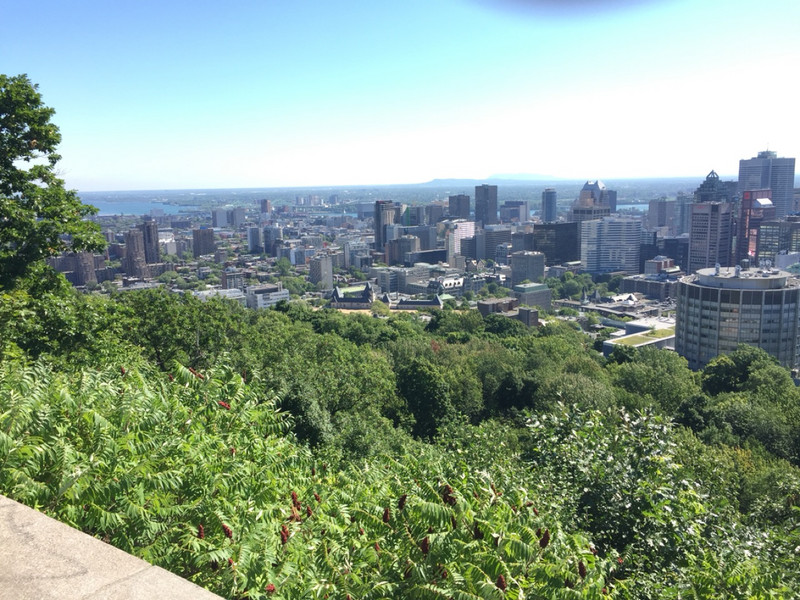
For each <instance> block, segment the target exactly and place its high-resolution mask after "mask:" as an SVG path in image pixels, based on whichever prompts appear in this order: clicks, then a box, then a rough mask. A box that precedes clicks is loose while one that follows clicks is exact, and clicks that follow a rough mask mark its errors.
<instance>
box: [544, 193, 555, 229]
mask: <svg viewBox="0 0 800 600" xmlns="http://www.w3.org/2000/svg"><path fill="white" fill-rule="evenodd" d="M557 218H558V194H557V193H556V190H555V188H547V189H545V191H543V192H542V221H544V222H545V223H553V222H555V220H556V219H557Z"/></svg>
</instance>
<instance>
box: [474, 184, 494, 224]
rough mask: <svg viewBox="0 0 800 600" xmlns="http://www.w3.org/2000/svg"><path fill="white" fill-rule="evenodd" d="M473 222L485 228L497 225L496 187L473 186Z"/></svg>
mask: <svg viewBox="0 0 800 600" xmlns="http://www.w3.org/2000/svg"><path fill="white" fill-rule="evenodd" d="M475 220H476V221H480V222H481V224H482V225H483V226H484V227H485V226H486V225H492V224H494V223H497V186H496V185H486V184H483V185H476V186H475Z"/></svg>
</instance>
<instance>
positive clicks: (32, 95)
mask: <svg viewBox="0 0 800 600" xmlns="http://www.w3.org/2000/svg"><path fill="white" fill-rule="evenodd" d="M54 112H55V111H54V110H53V109H52V108H49V107H47V106H45V105H44V104H43V102H42V97H41V95H40V94H39V92H38V91H37V86H36V85H34V84H32V83H31V81H30V80H29V79H28V77H27V76H25V75H17V76H14V77H9V76H7V75H0V289H3V288H10V287H11V286H12V284H13V282H14V281H15V280H16V279H17V278H18V277H20V276H22V275H25V274H26V273H27V272H28V271H29V270H30V268H31V267H32V266H33V265H35V264H36V263H37V262H39V261H41V260H42V259H44V258H47V257H48V256H53V255H55V254H58V253H59V252H61V251H62V250H64V249H66V248H67V247H71V248H72V249H73V250H99V249H100V248H102V247H103V244H104V241H103V238H102V236H101V235H100V229H99V227H97V225H96V224H94V223H91V222H89V221H85V220H84V218H85V217H87V216H89V215H91V214H94V213H96V212H97V209H95V208H94V207H92V206H87V205H86V204H83V203H82V202H81V201H80V198H78V196H77V194H76V193H75V192H74V191H70V190H66V189H65V188H64V182H63V180H61V179H59V178H58V177H57V176H56V164H57V163H58V160H59V159H60V158H61V157H60V156H59V155H58V154H57V153H56V151H55V150H56V147H57V146H58V144H59V142H61V134H60V133H59V131H58V127H56V126H55V125H53V124H52V123H51V122H50V118H51V117H52V116H53V114H54ZM65 238H67V239H65Z"/></svg>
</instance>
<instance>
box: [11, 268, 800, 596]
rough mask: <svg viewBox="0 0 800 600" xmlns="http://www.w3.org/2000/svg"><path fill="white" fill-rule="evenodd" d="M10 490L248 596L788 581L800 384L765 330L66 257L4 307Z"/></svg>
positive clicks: (703, 589)
mask: <svg viewBox="0 0 800 600" xmlns="http://www.w3.org/2000/svg"><path fill="white" fill-rule="evenodd" d="M0 340H2V346H1V347H0V353H2V355H1V360H0V398H1V399H2V404H1V405H0V492H1V493H3V494H5V495H8V496H10V497H12V498H14V499H16V500H19V501H21V502H24V503H26V504H28V505H30V506H34V507H36V508H37V509H39V510H42V511H44V512H45V513H47V514H49V515H51V516H54V517H55V518H57V519H59V520H62V521H64V522H66V523H69V524H70V525H72V526H74V527H76V528H78V529H81V530H82V531H85V532H87V533H89V534H91V535H94V536H96V537H99V538H101V539H104V540H106V541H108V542H110V543H112V544H114V545H115V546H117V547H119V548H122V549H124V550H126V551H128V552H130V553H132V554H135V555H137V556H140V557H142V558H144V559H146V560H148V561H150V562H152V563H154V564H157V565H160V566H162V567H164V568H166V569H169V570H171V571H173V572H175V573H177V574H179V575H181V576H183V577H185V578H187V579H189V580H191V581H194V582H196V583H198V584H200V585H202V586H204V587H206V588H208V589H210V590H212V591H214V592H216V593H218V594H220V595H222V596H223V597H227V598H267V597H275V598H325V597H328V598H347V597H350V598H473V599H474V598H487V599H488V598H509V599H510V598H540V597H542V598H606V597H608V598H655V597H658V598H690V597H691V598H709V597H713V596H722V597H731V598H776V597H777V598H781V597H783V598H791V597H796V595H797V593H798V590H800V575H799V574H798V570H797V568H796V566H797V562H798V558H800V470H799V469H798V464H800V398H799V397H798V391H797V389H796V387H795V385H794V383H793V381H792V379H791V377H790V374H789V373H788V372H787V371H786V370H785V369H783V368H782V367H780V366H779V365H777V364H776V363H775V361H773V360H772V359H771V358H770V357H769V356H768V355H766V354H765V353H763V352H762V351H760V350H757V349H753V348H749V347H743V348H741V349H740V350H738V351H737V352H736V353H734V354H732V355H730V356H724V357H719V358H717V359H716V360H714V361H713V362H712V363H711V364H709V365H708V366H707V367H706V368H705V369H704V370H703V371H702V372H697V373H696V372H692V371H690V370H689V369H688V368H687V366H686V362H685V361H684V360H683V359H682V358H681V357H679V356H678V355H676V354H675V353H672V352H669V351H662V350H644V351H636V350H633V349H626V350H624V351H622V352H617V353H615V354H614V355H612V356H611V358H610V359H604V358H602V356H601V355H600V354H599V353H597V352H596V351H595V350H594V349H593V347H592V341H591V339H589V338H588V337H587V336H586V335H585V334H584V333H583V332H582V331H580V330H579V329H578V328H577V326H574V325H573V324H570V323H564V322H558V321H553V322H551V323H550V324H548V325H545V326H544V327H541V328H539V329H530V330H529V329H527V328H525V327H524V326H522V325H521V324H520V323H518V322H515V321H510V320H507V319H504V318H502V317H497V316H490V317H488V318H483V317H481V315H480V314H479V313H478V312H477V311H474V310H453V309H449V308H446V309H445V310H442V311H434V312H433V313H432V314H431V315H430V319H429V320H423V319H420V318H417V317H416V316H414V315H392V316H390V317H388V318H386V317H384V318H377V317H374V316H369V315H343V314H340V313H338V312H335V311H330V310H314V309H312V308H311V307H309V306H307V305H305V304H303V303H302V302H296V303H295V302H293V303H288V304H282V305H280V306H279V307H278V308H277V309H269V310H260V311H254V310H249V309H245V308H243V307H241V306H240V305H239V304H237V303H234V302H228V301H224V300H215V299H212V300H209V301H208V302H201V301H199V300H197V299H196V298H194V297H193V296H191V295H176V294H171V293H169V292H167V291H165V290H145V291H135V292H125V293H120V294H117V295H114V296H112V297H105V296H101V295H85V294H80V293H78V292H75V291H74V290H72V289H71V288H70V287H69V286H68V285H67V284H66V283H65V282H64V281H63V280H61V279H60V278H59V277H58V276H55V275H53V274H45V275H42V274H39V275H37V276H36V277H31V278H30V279H27V280H21V281H20V283H19V285H17V286H16V287H15V288H14V289H10V290H7V291H5V292H4V293H3V294H2V300H1V301H0Z"/></svg>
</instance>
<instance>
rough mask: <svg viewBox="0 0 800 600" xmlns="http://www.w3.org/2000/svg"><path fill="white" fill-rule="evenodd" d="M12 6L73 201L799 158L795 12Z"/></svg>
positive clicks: (720, 6)
mask: <svg viewBox="0 0 800 600" xmlns="http://www.w3.org/2000/svg"><path fill="white" fill-rule="evenodd" d="M4 4H5V6H4V7H3V13H4V16H5V19H4V26H2V34H3V35H1V36H0V56H3V63H2V71H3V72H6V73H8V74H10V75H14V74H18V73H27V74H28V76H29V77H30V79H31V81H33V82H34V83H37V84H39V86H40V87H39V91H40V92H41V94H42V97H43V100H44V102H45V104H46V105H48V106H51V107H53V108H54V109H55V110H56V115H55V116H54V118H53V121H54V123H55V124H56V125H58V126H59V128H60V129H61V133H62V135H63V142H62V144H61V146H60V148H59V151H60V153H61V155H62V156H63V159H62V161H61V162H60V163H59V167H60V175H61V176H62V177H63V178H64V179H65V180H66V183H67V186H68V187H72V188H78V189H80V190H83V191H93V190H135V189H187V188H196V189H200V188H203V189H205V188H246V187H282V186H286V187H296V186H297V187H299V186H317V185H320V186H323V185H331V186H338V185H355V184H377V185H390V184H404V183H420V182H425V181H430V180H432V179H436V178H464V179H487V178H489V177H490V176H492V175H502V174H514V173H525V174H539V175H542V176H543V178H544V179H548V178H550V179H557V178H564V179H584V180H585V179H598V178H600V179H604V180H608V179H612V180H613V179H619V178H648V177H673V176H674V177H678V176H698V177H700V176H702V175H703V174H704V173H707V172H708V171H709V170H710V169H714V170H716V171H717V172H719V173H721V174H724V175H727V174H734V173H736V171H737V165H738V161H739V160H740V159H743V158H746V157H751V156H755V155H756V154H757V153H758V152H760V151H763V150H767V149H769V150H774V151H775V152H777V154H778V156H781V157H784V156H785V157H794V156H797V154H798V151H799V150H800V148H798V145H799V144H798V140H800V124H798V122H797V119H796V108H795V107H794V106H793V105H792V98H793V96H794V89H793V86H792V81H791V77H790V76H789V74H790V73H791V72H793V69H794V66H795V65H796V64H798V59H800V41H798V40H797V39H796V36H795V35H794V32H793V24H794V23H796V22H797V21H798V17H800V6H798V5H796V4H795V3H791V2H788V1H785V0H776V1H770V2H766V3H763V4H762V5H760V6H759V7H758V11H754V10H753V7H752V5H751V4H749V3H744V2H741V1H739V2H728V3H721V2H709V3H704V4H703V6H696V5H695V3H691V2H689V1H687V0H651V1H649V2H622V1H616V2H602V1H599V0H598V1H594V2H572V3H560V4H558V5H556V3H551V2H521V1H518V2H510V1H507V2H503V1H499V0H497V1H491V0H448V1H446V2H443V3H436V5H431V4H430V3H423V2H421V1H418V0H413V1H412V2H409V3H404V4H403V5H398V6H388V5H387V6H383V5H374V4H372V3H364V2H358V1H352V2H336V3H322V2H319V1H314V2H310V3H307V4H305V5H303V6H297V5H274V6H269V5H266V4H264V5H262V4H261V3H256V2H248V1H246V0H242V1H240V2H236V3H233V4H230V5H226V6H225V7H222V6H216V5H207V6H203V5H197V4H196V3H192V4H190V3H188V2H186V1H185V0H174V1H172V2H168V3H166V5H162V4H159V3H155V2H149V1H145V2H142V3H137V4H136V5H135V6H134V5H131V6H108V5H106V4H105V3H101V2H98V1H96V0H90V1H87V2H82V3H80V4H63V3H58V2H55V0H44V1H43V2H40V3H37V4H36V5H35V6H33V5H26V4H23V3H11V2H5V3H4ZM12 25H13V26H12ZM31 32H35V36H33V37H32V33H31ZM756 34H758V35H756ZM34 38H35V40H34ZM746 39H756V40H757V42H753V43H742V40H746ZM739 82H758V83H757V85H758V86H759V93H757V94H756V93H754V90H753V88H752V86H750V87H745V86H744V84H743V83H739ZM748 85H749V84H748ZM712 92H713V93H712ZM765 103H766V104H767V105H768V107H769V110H763V109H762V107H763V106H764V105H765ZM757 109H758V110H757Z"/></svg>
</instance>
